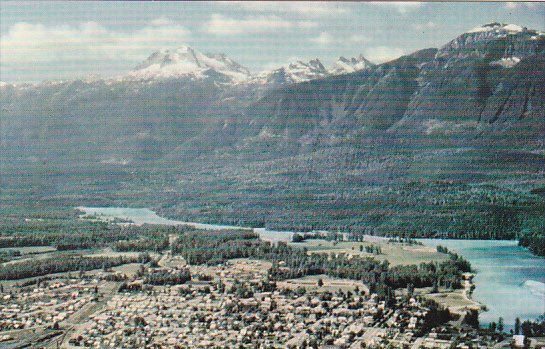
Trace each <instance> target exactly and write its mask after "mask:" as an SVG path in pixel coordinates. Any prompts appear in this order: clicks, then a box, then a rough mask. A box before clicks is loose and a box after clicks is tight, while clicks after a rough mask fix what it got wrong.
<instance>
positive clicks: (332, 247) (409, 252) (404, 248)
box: [292, 239, 448, 265]
mask: <svg viewBox="0 0 545 349" xmlns="http://www.w3.org/2000/svg"><path fill="white" fill-rule="evenodd" d="M292 245H293V246H298V247H301V248H303V247H306V248H307V249H308V250H309V253H332V252H333V253H345V254H350V255H359V256H364V257H373V258H376V259H378V260H381V261H382V260H387V261H388V262H390V264H391V265H409V264H420V263H422V262H430V261H437V262H440V261H444V260H447V259H448V255H446V254H444V253H438V252H437V251H436V250H435V248H432V247H427V246H421V245H409V244H402V243H391V242H388V241H387V240H385V239H376V240H374V241H373V242H368V241H364V242H345V241H342V242H334V241H326V240H318V239H316V240H306V241H305V242H301V243H293V244H292ZM371 245H374V246H378V247H380V249H381V252H382V253H381V254H373V253H367V252H365V246H371ZM360 246H363V251H361V252H360Z"/></svg>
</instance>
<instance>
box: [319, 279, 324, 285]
mask: <svg viewBox="0 0 545 349" xmlns="http://www.w3.org/2000/svg"><path fill="white" fill-rule="evenodd" d="M323 285H324V282H323V280H322V279H321V278H320V279H318V287H322V286H323Z"/></svg>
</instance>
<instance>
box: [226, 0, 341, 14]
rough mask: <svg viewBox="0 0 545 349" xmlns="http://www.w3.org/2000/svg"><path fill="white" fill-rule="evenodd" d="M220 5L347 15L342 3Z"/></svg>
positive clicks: (261, 2)
mask: <svg viewBox="0 0 545 349" xmlns="http://www.w3.org/2000/svg"><path fill="white" fill-rule="evenodd" d="M218 4H222V5H227V6H237V7H239V8H241V9H243V10H246V11H251V12H266V13H272V12H274V13H296V14H300V15H301V14H302V15H307V16H311V17H313V16H329V15H332V14H341V13H347V12H348V10H347V9H346V7H345V6H344V4H342V3H334V2H331V3H325V2H314V1H294V2H291V1H280V2H279V1H221V2H218Z"/></svg>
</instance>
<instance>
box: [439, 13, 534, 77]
mask: <svg viewBox="0 0 545 349" xmlns="http://www.w3.org/2000/svg"><path fill="white" fill-rule="evenodd" d="M496 40H500V41H498V46H497V47H496V48H495V49H494V50H493V51H491V48H490V45H489V43H490V42H493V41H496ZM543 40H544V38H543V37H542V36H541V33H540V32H538V31H536V30H529V29H527V28H525V27H521V26H519V25H516V24H505V23H498V22H494V23H488V24H484V25H482V26H479V27H476V28H473V29H471V30H469V31H467V32H465V33H463V34H462V35H460V36H458V37H457V38H456V39H454V40H452V41H450V42H449V43H447V44H446V45H445V46H443V47H442V48H441V49H439V51H438V52H437V54H436V58H441V59H444V60H446V61H449V60H452V59H455V60H457V59H465V58H468V57H475V58H482V57H485V56H486V55H489V56H490V55H493V56H497V58H498V59H504V60H503V61H498V62H497V64H496V63H495V64H496V65H500V66H504V67H512V66H513V65H516V64H517V63H518V61H520V59H521V58H523V57H525V56H529V55H533V54H536V53H537V52H538V51H540V50H541V49H540V47H542V45H543ZM500 47H501V51H502V52H500V51H499V48H500Z"/></svg>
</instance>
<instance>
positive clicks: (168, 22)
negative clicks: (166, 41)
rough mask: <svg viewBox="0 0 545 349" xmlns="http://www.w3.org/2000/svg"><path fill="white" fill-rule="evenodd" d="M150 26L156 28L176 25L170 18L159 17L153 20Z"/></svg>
mask: <svg viewBox="0 0 545 349" xmlns="http://www.w3.org/2000/svg"><path fill="white" fill-rule="evenodd" d="M150 24H151V25H154V26H163V25H172V24H174V22H173V21H172V20H171V19H170V18H167V17H164V16H163V17H159V18H156V19H154V20H152V21H151V22H150Z"/></svg>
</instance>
